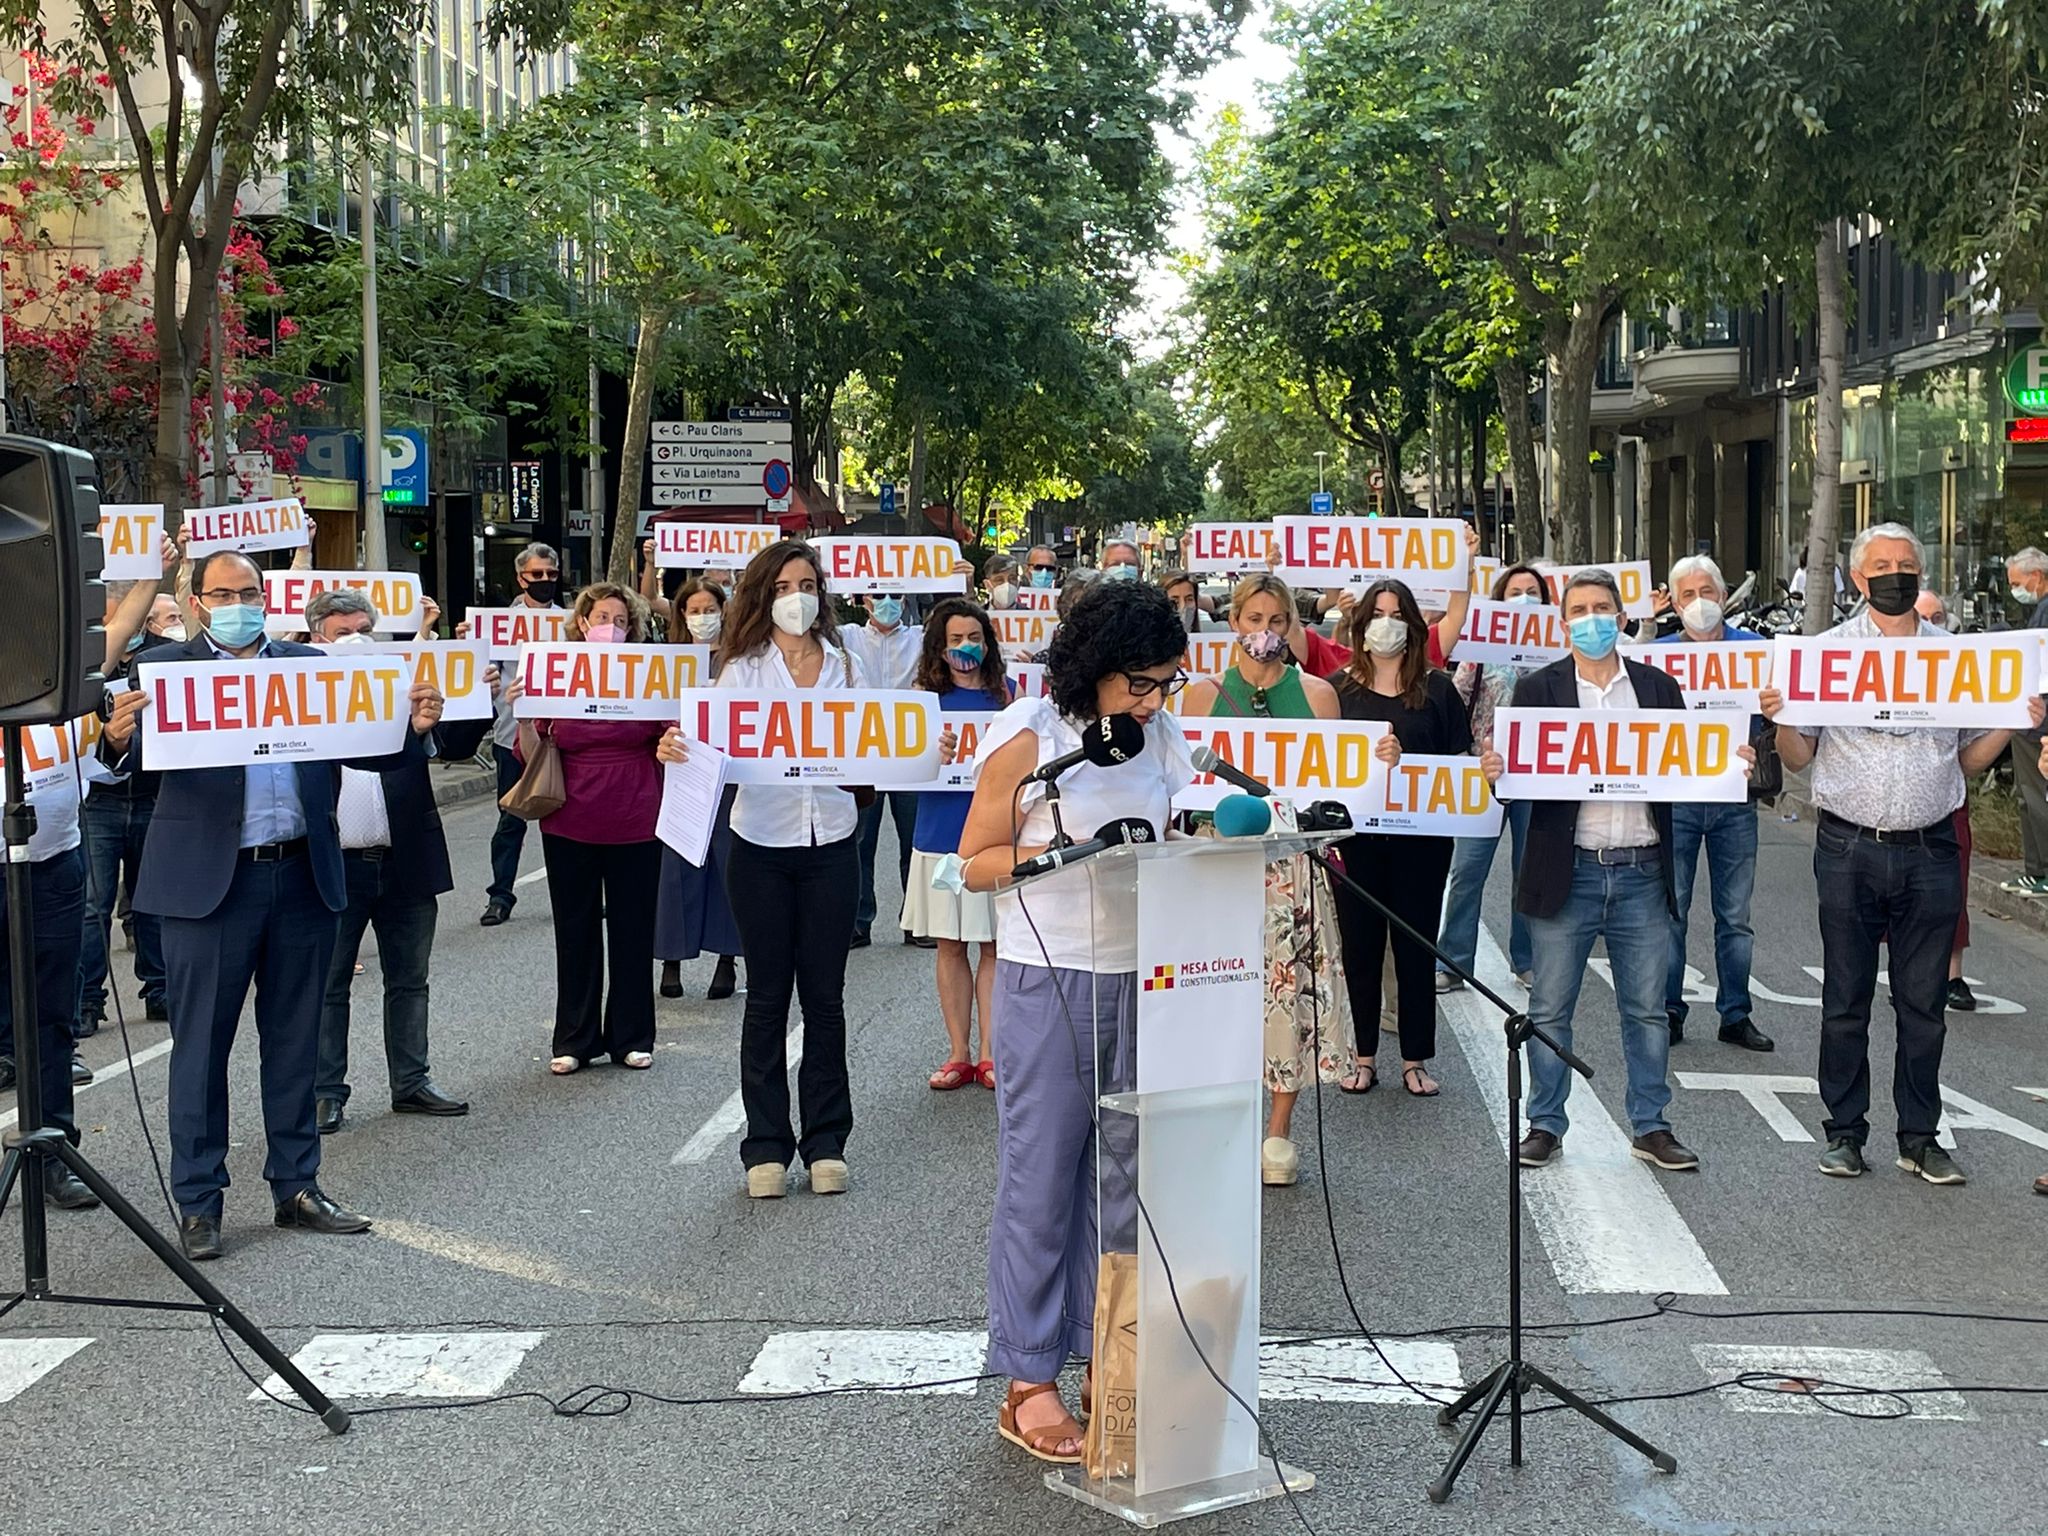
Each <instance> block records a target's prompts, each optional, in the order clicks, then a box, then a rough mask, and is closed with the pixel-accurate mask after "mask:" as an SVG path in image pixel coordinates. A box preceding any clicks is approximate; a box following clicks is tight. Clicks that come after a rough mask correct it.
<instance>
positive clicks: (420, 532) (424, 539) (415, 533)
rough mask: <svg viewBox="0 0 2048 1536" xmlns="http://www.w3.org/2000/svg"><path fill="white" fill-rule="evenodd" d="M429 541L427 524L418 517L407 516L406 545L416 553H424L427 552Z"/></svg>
mask: <svg viewBox="0 0 2048 1536" xmlns="http://www.w3.org/2000/svg"><path fill="white" fill-rule="evenodd" d="M428 542H429V535H428V530H427V525H426V524H425V523H424V522H421V521H420V520H419V519H417V518H410V517H409V518H407V519H406V520H405V547H406V548H407V549H409V550H411V551H412V552H413V553H414V554H416V555H424V554H425V553H426V552H427V544H428Z"/></svg>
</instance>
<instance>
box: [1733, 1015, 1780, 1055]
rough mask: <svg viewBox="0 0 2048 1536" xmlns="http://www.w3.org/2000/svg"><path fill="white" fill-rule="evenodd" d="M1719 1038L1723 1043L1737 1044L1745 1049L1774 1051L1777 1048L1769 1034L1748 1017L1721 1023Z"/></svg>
mask: <svg viewBox="0 0 2048 1536" xmlns="http://www.w3.org/2000/svg"><path fill="white" fill-rule="evenodd" d="M1720 1039H1721V1043H1722V1044H1723V1045H1739V1046H1741V1047H1742V1048H1743V1049H1744V1050H1745V1051H1775V1050H1776V1049H1777V1048H1778V1047H1777V1044H1776V1042H1774V1041H1773V1040H1772V1039H1771V1037H1770V1036H1769V1035H1767V1034H1765V1033H1764V1032H1763V1031H1762V1030H1760V1029H1758V1028H1757V1027H1756V1025H1754V1024H1752V1023H1751V1022H1750V1021H1749V1020H1748V1019H1737V1020H1736V1021H1735V1022H1734V1023H1733V1024H1723V1025H1722V1026H1721V1033H1720Z"/></svg>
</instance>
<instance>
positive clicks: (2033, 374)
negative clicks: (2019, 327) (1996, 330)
mask: <svg viewBox="0 0 2048 1536" xmlns="http://www.w3.org/2000/svg"><path fill="white" fill-rule="evenodd" d="M2005 398H2006V399H2008V400H2010V401H2011V402H2012V403H2013V406H2014V407H2015V408H2016V409H2018V410H2020V411H2023V412H2025V413H2026V414H2027V415H2029V416H2048V343H2042V342H2038V341H2037V342H2035V343H2034V344H2033V345H2032V346H2027V347H2021V348H2020V349H2019V351H2017V352H2015V353H2014V354H2013V359H2012V362H2011V363H2010V364H2008V365H2007V367H2006V370H2005Z"/></svg>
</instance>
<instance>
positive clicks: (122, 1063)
mask: <svg viewBox="0 0 2048 1536" xmlns="http://www.w3.org/2000/svg"><path fill="white" fill-rule="evenodd" d="M170 1049H171V1042H170V1041H168V1040H159V1041H157V1043H156V1044H155V1045H148V1046H144V1047H143V1048H142V1049H141V1050H139V1051H137V1052H136V1053H135V1056H134V1062H135V1065H136V1066H138V1067H139V1066H142V1065H144V1064H145V1063H148V1062H152V1061H155V1060H156V1059H157V1057H159V1056H167V1055H169V1054H170ZM128 1063H129V1058H128V1057H126V1056H123V1057H121V1058H120V1059H119V1060H118V1061H115V1062H114V1063H112V1064H111V1065H109V1066H104V1067H101V1068H99V1070H97V1071H96V1072H94V1073H93V1075H92V1081H91V1082H89V1083H79V1084H76V1085H74V1086H73V1088H72V1090H71V1097H72V1098H73V1100H74V1101H75V1100H76V1099H77V1097H78V1095H80V1094H81V1093H83V1092H85V1090H86V1089H88V1088H97V1087H99V1085H100V1084H101V1083H111V1082H115V1081H117V1080H118V1079H120V1078H123V1077H126V1076H127V1075H128ZM20 1114H21V1111H20V1110H18V1109H10V1110H8V1111H7V1113H6V1114H4V1115H0V1130H5V1129H6V1128H7V1127H8V1126H10V1125H12V1124H14V1122H15V1121H16V1119H18V1118H19V1116H20Z"/></svg>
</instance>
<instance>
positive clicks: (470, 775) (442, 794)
mask: <svg viewBox="0 0 2048 1536" xmlns="http://www.w3.org/2000/svg"><path fill="white" fill-rule="evenodd" d="M429 771H430V772H431V773H432V774H433V777H434V804H435V806H436V807H437V808H438V809H440V810H444V811H445V810H447V809H448V807H449V806H451V805H460V804H462V802H463V801H465V800H480V799H482V798H483V797H484V796H485V795H491V794H496V793H497V789H498V776H497V775H496V774H495V773H492V772H490V771H488V770H486V769H483V768H479V767H477V765H476V763H475V762H474V761H473V760H471V759H469V758H464V759H463V760H462V761H461V762H459V763H449V764H445V765H444V764H441V763H436V764H434V766H433V768H432V769H431V770H429ZM1999 878H2000V879H2003V878H2004V876H2002V875H2001V876H2000V877H1999Z"/></svg>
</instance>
